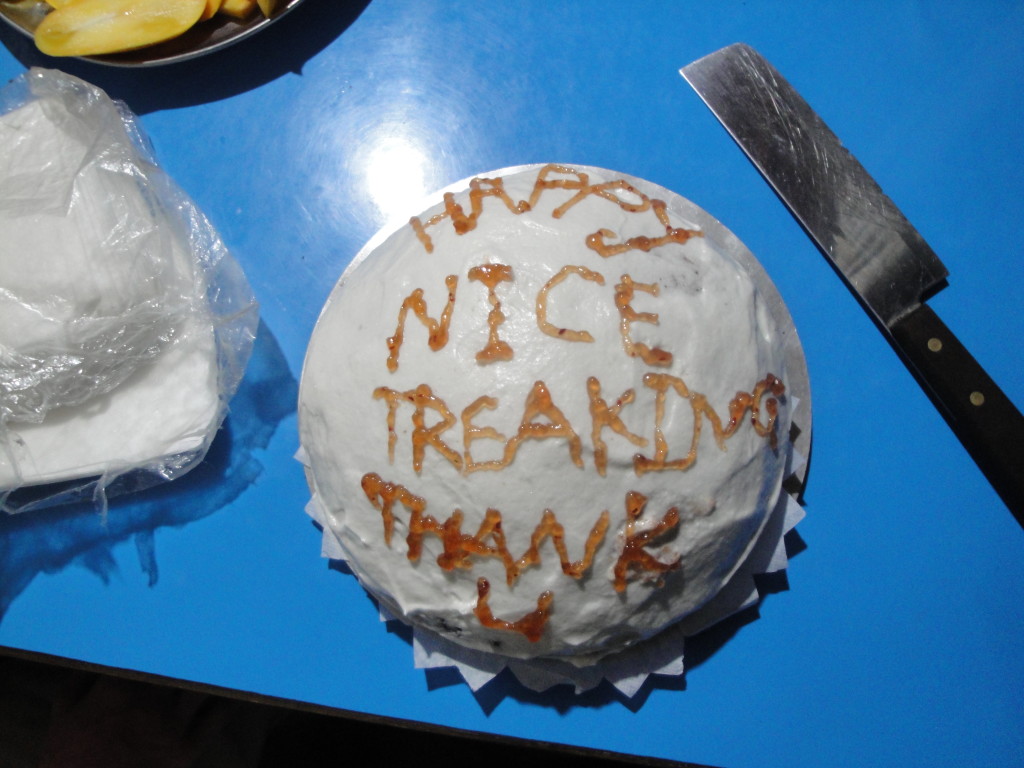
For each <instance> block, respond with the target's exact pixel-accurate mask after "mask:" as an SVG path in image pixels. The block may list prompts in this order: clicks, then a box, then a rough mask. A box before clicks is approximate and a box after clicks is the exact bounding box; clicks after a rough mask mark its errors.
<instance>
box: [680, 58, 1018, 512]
mask: <svg viewBox="0 0 1024 768" xmlns="http://www.w3.org/2000/svg"><path fill="white" fill-rule="evenodd" d="M680 74H682V76H683V77H684V78H685V79H686V81H687V82H688V83H689V84H690V85H691V86H692V87H693V89H694V90H695V91H696V92H697V94H698V95H699V96H700V97H701V99H703V100H704V103H705V104H707V106H708V107H709V108H710V109H711V111H712V113H713V114H714V115H715V117H717V118H718V120H719V122H721V123H722V125H723V126H725V128H726V130H727V131H728V132H729V134H730V135H731V136H732V137H733V139H734V140H735V141H736V143H737V144H738V145H739V146H740V148H741V149H742V150H743V151H744V152H745V153H746V155H747V157H748V158H750V160H751V162H753V164H754V165H755V166H756V168H757V169H758V171H760V173H761V175H762V176H763V177H764V178H765V180H766V181H767V182H768V183H769V184H770V185H771V186H772V188H773V189H774V190H775V192H776V194H777V195H778V196H779V198H780V199H781V200H782V202H783V203H784V204H785V205H786V207H787V208H788V209H789V210H790V212H791V213H792V214H793V216H794V217H795V218H796V219H797V221H798V222H799V223H800V225H801V226H802V227H803V228H804V230H805V231H806V232H807V233H808V235H809V236H810V237H811V239H812V240H813V241H814V243H815V244H816V245H817V246H818V248H819V249H820V250H821V252H822V253H823V254H824V255H825V257H826V258H827V259H828V260H829V261H830V262H831V263H832V266H833V267H834V268H835V269H836V271H837V272H838V273H839V275H840V276H841V277H842V278H843V279H844V281H845V282H846V284H847V286H848V287H849V288H850V290H851V291H852V292H853V293H854V294H855V295H856V296H857V298H858V299H859V300H860V302H861V304H862V306H863V307H864V308H865V310H866V311H867V312H868V313H869V314H870V315H871V317H872V318H873V319H874V320H875V322H876V324H877V325H878V327H879V329H880V330H881V331H882V332H883V334H884V335H885V336H886V337H887V338H888V340H889V342H890V344H892V346H893V348H894V349H895V350H896V352H897V354H899V356H900V358H901V359H902V360H903V362H904V363H905V364H906V366H907V367H908V369H909V370H910V372H911V373H912V374H913V375H914V377H915V378H916V379H917V381H918V383H919V384H920V385H921V386H922V388H923V389H924V390H925V392H926V393H927V394H928V396H929V397H930V398H931V400H932V402H933V403H934V404H935V406H936V407H937V408H938V409H939V411H940V412H941V413H942V415H943V417H944V418H945V419H946V421H947V423H948V424H949V425H950V427H951V428H952V429H953V431H954V433H955V434H956V435H957V437H958V438H959V439H960V442H961V443H962V444H963V445H964V447H965V448H966V449H967V451H968V453H970V455H971V457H972V458H973V459H974V461H975V463H977V465H978V467H979V468H980V469H981V470H982V472H983V473H984V474H985V476H986V478H987V479H988V480H989V482H990V483H991V484H992V487H993V488H994V489H995V490H996V492H997V493H998V494H999V496H1000V497H1001V498H1002V500H1003V502H1004V503H1005V504H1006V506H1007V507H1008V508H1009V509H1010V511H1011V512H1012V513H1013V516H1014V517H1015V518H1016V520H1017V522H1018V523H1019V524H1020V525H1021V527H1024V459H1022V458H1021V455H1022V453H1021V448H1022V447H1024V417H1022V416H1021V413H1020V411H1018V410H1017V408H1016V407H1015V406H1014V405H1013V403H1012V402H1011V401H1010V400H1009V398H1007V396H1006V395H1005V394H1004V393H1003V391H1002V390H1001V389H1000V388H999V387H998V386H997V385H996V384H995V382H993V381H992V379H991V378H990V377H989V376H988V374H987V373H986V372H985V371H984V369H983V368H982V367H981V365H979V364H978V362H977V361H976V360H975V359H974V357H973V356H972V355H971V354H970V353H969V352H968V351H967V350H966V349H965V348H964V346H963V345H962V344H961V343H960V342H959V341H958V340H957V338H956V336H955V335H954V334H953V333H952V332H951V331H950V330H949V329H948V328H947V327H946V325H945V324H944V323H943V322H942V320H941V319H940V318H939V317H938V316H937V315H936V314H935V312H934V311H933V310H932V309H931V308H930V307H929V306H928V305H927V304H926V303H925V300H926V299H927V298H928V297H929V296H931V295H934V293H935V292H937V291H938V290H940V289H941V288H943V287H945V281H946V277H947V275H948V272H947V270H946V268H945V266H944V265H943V264H942V262H941V261H940V260H939V258H938V256H936V255H935V253H934V252H933V251H932V249H931V248H930V247H929V246H928V244H927V243H926V242H925V240H924V238H923V237H921V235H920V234H919V233H918V231H917V230H916V229H914V227H913V225H911V223H910V222H909V221H908V220H907V219H906V217H905V216H904V215H903V214H902V213H901V212H900V210H899V209H898V208H897V207H896V205H895V204H894V203H893V202H892V200H890V199H889V197H888V196H886V195H885V193H884V192H883V191H882V189H881V188H880V187H879V185H878V184H877V182H875V180H874V179H873V178H872V177H871V176H870V174H868V172H867V171H866V170H864V167H863V166H862V165H861V164H860V163H859V162H858V161H857V159H856V158H855V157H854V156H853V155H852V154H851V153H850V152H849V151H848V150H847V149H846V148H845V147H844V146H843V144H842V142H840V140H839V139H838V138H837V137H836V135H835V134H834V133H833V132H832V131H831V130H830V129H829V127H828V126H827V125H826V124H825V123H824V121H823V120H822V119H821V118H820V117H819V116H818V115H817V113H815V112H814V110H813V109H811V107H810V106H809V105H808V104H807V102H806V101H805V100H804V99H803V98H802V97H801V96H800V94H798V93H797V92H796V90H794V88H793V87H792V86H791V85H790V84H789V83H788V82H787V81H786V80H785V79H784V78H783V77H782V75H780V74H779V72H778V71H777V70H776V69H775V68H774V67H773V66H772V65H771V64H770V63H769V62H768V61H767V60H765V58H764V57H763V56H761V55H760V54H759V53H758V52H757V51H755V50H754V49H753V48H751V47H750V46H748V45H745V44H742V43H737V44H735V45H730V46H728V47H726V48H723V49H722V50H720V51H716V52H715V53H712V54H710V55H708V56H705V57H704V58H702V59H698V60H697V61H695V62H693V63H692V64H689V65H687V66H685V67H683V68H682V69H681V70H680Z"/></svg>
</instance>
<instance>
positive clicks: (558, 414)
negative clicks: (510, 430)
mask: <svg viewBox="0 0 1024 768" xmlns="http://www.w3.org/2000/svg"><path fill="white" fill-rule="evenodd" d="M537 416H545V417H547V419H548V423H547V424H545V423H542V422H535V421H533V419H535V418H536V417H537ZM550 437H554V438H560V439H563V440H568V441H569V456H570V457H571V458H572V463H573V464H575V465H576V466H577V467H580V468H581V469H582V468H583V445H582V443H581V442H580V438H579V435H577V434H576V432H574V431H573V428H572V424H570V423H569V420H568V419H567V418H565V414H563V413H562V411H561V410H559V408H558V406H556V405H555V404H554V402H552V400H551V393H550V392H549V391H548V388H547V386H546V385H545V384H544V382H543V381H537V382H534V384H533V389H531V390H530V394H529V395H527V397H526V406H525V407H524V408H523V419H522V421H521V422H520V423H519V431H518V432H517V433H516V434H515V435H513V436H512V438H510V439H509V441H508V442H507V443H506V444H505V458H504V463H505V466H508V465H509V464H511V463H512V460H513V459H514V458H515V456H516V451H518V450H519V444H520V443H521V442H523V441H524V440H546V439H548V438H550Z"/></svg>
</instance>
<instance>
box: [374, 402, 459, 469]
mask: <svg viewBox="0 0 1024 768" xmlns="http://www.w3.org/2000/svg"><path fill="white" fill-rule="evenodd" d="M373 397H374V399H375V400H385V401H387V404H388V460H389V461H390V462H391V463H394V460H395V453H394V447H395V441H396V438H397V436H396V434H395V413H396V411H397V410H398V406H399V404H401V403H402V402H408V403H411V404H412V405H413V407H414V409H415V410H414V411H413V414H412V425H413V430H412V466H413V469H415V470H416V474H419V473H420V470H422V469H423V456H424V454H425V453H426V450H427V446H430V447H431V448H434V449H435V450H436V451H437V452H438V453H440V454H441V455H442V456H444V458H446V459H447V460H448V461H450V462H451V463H452V464H453V465H454V466H455V468H456V469H458V470H460V471H461V470H462V457H461V456H460V455H459V454H458V452H457V451H454V450H452V448H451V447H450V446H449V445H448V444H447V443H445V442H444V441H443V440H442V439H441V437H440V435H441V433H442V432H444V431H446V430H448V429H450V428H451V427H452V426H453V425H454V424H455V421H456V419H455V415H454V414H453V413H452V412H451V411H450V410H448V406H447V405H445V402H444V400H442V399H441V398H439V397H436V396H435V395H434V393H433V392H432V391H431V389H430V387H429V386H427V385H426V384H420V385H419V386H418V387H416V389H412V390H408V391H406V392H397V391H396V390H393V389H390V388H389V387H377V388H376V389H375V390H374V391H373ZM428 408H429V409H430V410H432V411H435V412H436V413H438V414H439V415H440V416H441V420H440V421H439V422H437V423H436V424H434V425H433V426H431V427H428V426H427V425H426V419H425V418H424V417H425V414H426V411H427V409H428Z"/></svg>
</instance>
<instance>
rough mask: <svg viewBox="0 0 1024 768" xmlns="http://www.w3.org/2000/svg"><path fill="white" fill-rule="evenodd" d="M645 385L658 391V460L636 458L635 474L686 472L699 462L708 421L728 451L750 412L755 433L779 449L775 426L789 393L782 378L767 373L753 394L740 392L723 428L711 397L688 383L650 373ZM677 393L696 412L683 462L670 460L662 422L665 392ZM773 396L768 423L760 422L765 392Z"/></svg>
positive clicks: (655, 425) (655, 404)
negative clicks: (728, 442) (728, 443)
mask: <svg viewBox="0 0 1024 768" xmlns="http://www.w3.org/2000/svg"><path fill="white" fill-rule="evenodd" d="M644 385H645V386H647V387H648V388H650V389H653V390H654V391H655V396H654V458H653V459H652V458H648V457H646V456H643V455H641V454H639V453H638V454H636V455H635V456H634V457H633V471H634V472H635V473H636V474H637V475H638V476H640V475H643V474H645V473H647V472H651V471H662V470H686V469H689V468H690V466H692V465H693V463H694V462H695V461H696V460H697V445H698V444H699V442H700V435H701V431H702V425H703V423H704V418H705V417H706V418H707V420H708V422H709V423H710V424H711V429H712V431H713V433H714V438H715V442H716V443H717V444H718V447H719V448H720V449H721V450H723V451H724V450H725V440H726V439H727V438H729V437H731V436H732V435H733V434H734V433H735V432H736V430H737V429H738V428H739V425H740V423H741V418H742V416H743V414H744V412H746V411H747V410H749V411H750V412H751V421H752V422H753V425H754V430H755V432H756V433H757V434H758V435H759V436H761V437H766V436H767V437H768V438H769V441H770V444H771V446H772V449H773V450H774V449H775V447H776V439H777V438H776V436H775V423H776V417H777V415H778V405H779V404H778V400H776V399H775V397H781V396H782V394H783V393H784V392H785V387H784V386H783V384H782V382H781V381H779V379H778V378H776V377H775V376H773V375H772V374H770V373H769V374H767V375H766V376H765V378H764V379H762V380H761V381H759V382H758V383H757V384H756V385H755V386H754V392H753V393H747V392H737V393H736V397H734V398H733V399H732V401H730V403H729V414H730V419H729V423H728V425H727V426H725V427H723V426H722V420H721V419H720V418H719V416H718V414H717V413H716V412H715V410H714V408H712V407H711V406H710V405H709V404H708V401H707V397H705V396H704V395H702V394H701V393H700V392H691V391H690V389H689V388H688V387H687V386H686V383H685V382H684V381H683V380H682V379H680V378H677V377H675V376H672V375H670V374H667V373H647V374H645V375H644ZM669 389H673V390H675V392H676V394H678V395H679V396H680V397H682V398H685V399H687V400H689V401H690V407H691V409H692V410H693V434H692V437H691V440H690V449H689V452H688V453H687V454H686V456H684V457H683V458H681V459H675V460H672V461H669V460H668V458H667V457H668V442H667V441H666V440H665V435H664V432H663V431H662V427H661V425H662V421H663V420H664V417H665V393H666V392H667V391H668V390H669ZM766 392H767V393H770V394H772V395H774V396H775V397H771V398H769V399H768V401H766V402H765V403H764V409H765V411H767V413H768V419H767V423H765V424H762V423H761V422H760V420H759V416H760V411H761V405H762V400H763V398H764V395H765V393H766Z"/></svg>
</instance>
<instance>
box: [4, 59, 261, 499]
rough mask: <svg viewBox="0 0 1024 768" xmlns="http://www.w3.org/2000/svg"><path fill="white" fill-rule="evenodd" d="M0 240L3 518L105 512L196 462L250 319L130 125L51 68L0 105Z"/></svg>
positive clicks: (239, 275)
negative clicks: (66, 504)
mask: <svg viewBox="0 0 1024 768" xmlns="http://www.w3.org/2000/svg"><path fill="white" fill-rule="evenodd" d="M0 232H2V233H3V237H2V238H0V508H2V509H3V510H4V511H7V512H18V511H26V510H28V509H32V508H37V507H40V506H47V505H50V504H53V503H56V502H60V501H65V500H77V499H81V498H84V497H92V498H93V499H94V500H95V501H96V503H97V504H98V505H99V506H100V507H101V508H102V507H103V506H104V505H105V503H106V499H107V497H108V496H109V495H111V494H113V493H115V492H122V491H126V490H137V489H139V488H142V487H146V486H148V485H152V484H154V483H156V482H163V481H167V480H173V479H174V478H176V477H179V476H181V475H182V474H184V473H185V472H187V471H188V470H189V469H190V468H191V467H193V466H194V465H195V464H196V463H197V462H199V461H201V460H202V458H203V456H204V455H205V454H206V451H207V449H208V448H209V445H210V443H211V442H212V440H213V438H214V435H215V434H216V432H217V429H218V427H219V426H220V424H221V422H222V421H223V418H224V416H225V414H226V411H227V403H228V401H229V400H230V398H231V396H232V394H233V393H234V392H235V390H236V388H237V386H238V383H239V380H240V379H241V377H242V374H243V372H244V370H245V365H246V363H247V361H248V357H249V353H250V351H251V349H252V343H253V339H254V337H255V333H256V327H257V322H258V311H257V306H256V303H255V301H254V299H253V296H252V292H251V290H250V288H249V285H248V282H247V281H246V279H245V275H244V274H243V272H242V270H241V269H240V267H239V266H238V264H237V262H236V261H235V260H234V259H233V258H232V256H231V255H230V254H229V253H228V251H227V249H226V247H225V245H224V243H223V242H222V241H221V239H220V237H219V236H218V234H217V232H216V231H215V230H214V229H213V227H212V225H211V224H210V222H209V221H208V220H207V219H206V217H205V216H204V215H203V214H202V213H201V212H200V211H199V210H198V209H197V208H196V206H195V204H194V203H193V202H192V201H191V200H190V199H189V198H188V197H187V195H185V194H184V192H182V190H181V189H179V188H178V187H177V186H176V185H175V183H174V182H173V181H172V180H171V179H170V178H169V177H168V176H167V174H166V173H165V172H163V171H162V170H161V169H160V168H159V167H158V165H157V164H156V161H155V159H154V158H153V156H152V152H151V149H150V147H149V145H148V143H147V141H146V139H145V137H144V135H143V134H142V131H141V129H140V127H139V124H138V121H137V119H136V117H135V116H134V115H132V114H131V113H130V112H129V111H128V109H127V108H126V107H124V105H122V104H119V103H116V102H114V101H112V100H111V99H110V98H109V97H108V96H107V95H106V94H105V93H103V91H101V90H100V89H98V88H96V87H94V86H92V85H89V84H88V83H85V82H83V81H82V80H79V79H77V78H74V77H71V76H70V75H66V74H63V73H60V72H56V71H52V70H42V69H33V70H31V71H30V72H28V73H26V74H25V75H23V76H21V77H19V78H17V79H16V80H14V81H13V82H12V83H11V84H9V85H8V86H6V87H5V88H4V89H3V90H2V91H0ZM35 486H40V487H38V488H35V489H34V490H32V491H31V492H29V491H28V490H27V489H28V488H30V487H35Z"/></svg>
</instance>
